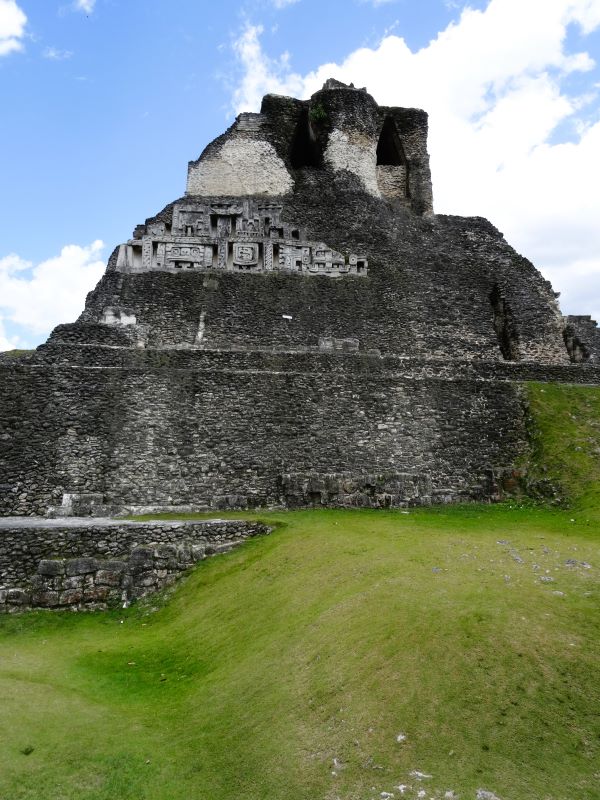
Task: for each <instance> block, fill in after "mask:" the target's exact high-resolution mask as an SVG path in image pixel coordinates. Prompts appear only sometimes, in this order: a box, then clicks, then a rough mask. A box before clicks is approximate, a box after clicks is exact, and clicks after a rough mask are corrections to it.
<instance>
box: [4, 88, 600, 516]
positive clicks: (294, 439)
mask: <svg viewBox="0 0 600 800" xmlns="http://www.w3.org/2000/svg"><path fill="white" fill-rule="evenodd" d="M599 347H600V343H599V338H598V330H597V327H596V324H595V323H594V322H593V321H592V320H589V319H587V318H582V317H568V318H563V317H562V316H561V314H560V311H559V308H558V305H557V302H556V296H555V294H554V292H553V291H552V287H551V286H550V284H549V283H548V281H546V280H544V278H543V277H542V276H541V275H540V273H539V272H538V271H537V270H536V269H535V267H534V266H533V265H532V264H531V263H530V262H529V261H527V260H526V259H525V258H523V257H522V256H520V255H519V254H518V253H516V252H515V251H514V250H513V249H512V248H511V247H510V246H509V245H508V244H507V243H506V241H505V240H504V238H503V236H502V234H501V233H500V232H499V231H497V230H496V229H495V228H494V227H493V226H492V225H491V224H490V223H489V222H487V221H486V220H484V219H481V218H461V217H453V216H442V215H435V214H434V213H433V199H432V188H431V176H430V170H429V159H428V155H427V115H426V114H425V112H423V111H419V110H415V109H402V108H387V107H380V106H378V105H377V104H376V103H375V101H374V100H373V98H372V97H371V96H370V95H369V94H368V93H367V92H366V90H364V89H355V88H353V87H348V86H345V85H343V84H340V83H339V82H337V81H328V82H327V83H326V84H325V86H324V87H323V89H322V90H321V91H319V92H317V93H316V94H315V95H313V97H312V98H311V99H310V100H308V101H300V100H295V99H293V98H287V97H276V96H273V95H268V96H267V97H265V98H264V100H263V104H262V108H261V111H260V113H259V114H242V115H240V116H239V117H238V119H237V120H236V122H235V123H234V125H233V126H232V127H231V128H230V129H229V130H228V131H227V132H226V133H225V134H223V135H222V136H220V137H219V138H217V139H216V140H215V141H214V142H212V143H211V144H209V145H208V147H207V148H206V149H205V150H204V152H203V153H202V155H201V156H200V158H199V159H198V160H197V161H192V162H190V164H189V168H188V181H187V191H186V194H185V195H184V196H183V197H181V198H179V199H177V200H176V201H174V202H172V203H170V204H169V205H167V206H166V207H165V208H164V209H163V210H162V211H161V212H159V213H158V214H157V215H155V216H153V217H150V218H149V219H147V220H146V222H145V223H144V224H143V225H138V226H137V227H136V228H135V230H134V232H133V235H132V238H131V239H130V240H128V241H127V242H125V243H123V244H121V245H119V246H118V247H117V248H116V249H115V251H114V252H113V254H112V256H111V258H110V259H109V263H108V267H107V271H106V273H105V275H104V277H103V278H102V280H101V281H100V283H99V284H98V286H97V287H96V288H95V289H94V291H93V292H91V293H90V294H89V296H88V298H87V301H86V305H85V309H84V311H83V313H82V314H81V316H80V318H79V319H78V320H77V322H75V323H73V324H68V325H59V326H58V327H57V328H56V329H55V330H54V331H53V333H52V335H51V336H50V338H49V340H48V342H47V343H46V344H45V345H43V346H41V347H40V348H38V350H37V352H36V353H35V354H34V355H32V356H29V357H26V358H22V359H20V360H16V361H15V360H11V361H7V360H5V361H3V362H2V361H0V395H1V396H0V514H3V515H11V514H47V513H64V512H65V511H69V510H70V509H75V511H74V513H93V514H96V513H113V512H114V511H118V510H122V509H136V508H140V507H148V506H152V507H156V508H180V507H185V508H197V509H211V508H248V507H256V506H261V505H276V506H305V505H342V506H358V507H365V506H367V507H382V506H383V507H396V506H405V505H415V504H425V503H437V502H454V501H458V500H469V499H478V500H493V499H496V498H498V497H500V496H501V494H502V476H503V475H505V474H507V472H510V470H511V467H512V465H514V463H515V461H516V459H517V458H518V457H519V455H520V454H521V453H522V452H523V451H524V449H525V448H526V446H527V442H526V426H525V417H526V409H525V408H524V403H523V399H522V392H521V390H520V388H519V382H520V381H522V380H525V379H528V378H532V377H533V378H535V379H536V380H564V381H574V382H580V383H598V382H600V373H599V371H598V369H599V368H598V353H599Z"/></svg>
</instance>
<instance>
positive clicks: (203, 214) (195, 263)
mask: <svg viewBox="0 0 600 800" xmlns="http://www.w3.org/2000/svg"><path fill="white" fill-rule="evenodd" d="M281 212H282V207H281V206H279V205H276V204H272V203H257V202H254V201H251V200H246V201H242V202H239V201H238V202H235V203H215V204H207V203H201V202H193V201H185V202H181V203H176V204H175V206H174V208H173V222H172V224H171V225H168V224H166V223H165V222H150V223H148V224H147V225H146V226H141V228H140V227H138V229H136V236H135V238H133V239H130V240H129V241H128V242H126V243H125V244H122V245H120V247H119V253H118V258H117V265H116V267H117V270H118V271H119V272H151V271H155V270H159V271H166V272H179V271H183V270H224V271H229V272H272V271H283V272H297V273H300V274H303V275H325V276H328V277H332V278H339V277H342V276H344V275H359V276H365V275H366V274H367V271H368V261H367V259H366V257H365V256H364V254H355V253H351V254H349V255H348V256H345V255H344V254H342V253H339V252H337V251H336V250H333V249H332V248H331V247H328V246H327V245H326V244H324V243H323V242H313V241H307V240H306V238H305V236H304V232H303V231H301V230H300V229H299V228H298V227H295V226H293V225H290V224H289V223H287V222H282V221H281Z"/></svg>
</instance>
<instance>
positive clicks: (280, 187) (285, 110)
mask: <svg viewBox="0 0 600 800" xmlns="http://www.w3.org/2000/svg"><path fill="white" fill-rule="evenodd" d="M306 170H311V171H312V178H313V180H315V181H316V183H317V184H318V183H319V180H320V179H322V180H324V181H329V182H331V181H332V180H333V181H336V180H338V179H339V183H340V190H342V191H343V188H344V181H346V183H347V185H348V186H349V187H350V188H352V190H354V191H356V190H363V191H365V192H367V193H368V194H370V195H372V196H374V197H378V198H382V199H384V200H387V201H390V202H394V203H397V204H400V205H402V206H404V207H406V208H409V209H410V210H412V211H414V212H415V213H417V214H428V213H431V212H432V210H433V198H432V189H431V173H430V169H429V156H428V153H427V114H426V113H425V112H424V111H420V110H417V109H406V108H392V107H386V106H379V105H378V104H377V103H376V102H375V100H374V99H373V97H371V95H370V94H368V92H367V90H366V89H364V88H362V89H356V88H354V87H353V86H352V85H351V86H346V85H345V84H343V83H341V82H340V81H336V80H335V79H333V78H330V79H329V80H327V81H326V82H325V84H324V85H323V88H322V89H320V90H319V91H318V92H316V93H315V94H314V95H313V96H312V97H311V98H310V100H297V99H294V98H291V97H281V96H278V95H266V96H265V97H264V98H263V102H262V106H261V110H260V113H258V114H256V113H243V114H240V115H239V116H238V117H237V119H236V121H235V122H234V124H233V125H232V126H231V127H230V128H229V130H227V131H226V133H224V134H223V135H222V136H219V137H218V138H217V139H215V140H214V141H213V142H211V144H209V145H208V146H207V147H206V148H205V150H204V151H203V153H202V155H201V156H200V158H199V159H198V160H197V161H191V162H190V163H189V166H188V178H187V189H186V194H187V195H188V196H210V197H223V196H229V197H231V196H233V197H239V196H247V195H262V196H270V197H277V196H282V195H286V194H289V193H291V192H293V190H294V186H295V183H296V181H297V180H298V179H299V178H300V177H301V176H302V174H303V173H304V172H305V171H306Z"/></svg>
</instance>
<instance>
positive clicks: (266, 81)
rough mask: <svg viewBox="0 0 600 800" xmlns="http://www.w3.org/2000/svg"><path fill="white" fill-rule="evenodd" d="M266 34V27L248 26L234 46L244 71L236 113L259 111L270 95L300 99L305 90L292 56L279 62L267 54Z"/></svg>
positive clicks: (235, 99)
mask: <svg viewBox="0 0 600 800" xmlns="http://www.w3.org/2000/svg"><path fill="white" fill-rule="evenodd" d="M262 32H263V27H262V25H249V24H248V25H246V27H245V28H244V30H243V31H242V34H241V36H240V37H239V39H237V40H236V41H235V42H234V44H233V49H234V52H235V54H236V56H237V58H238V59H239V61H240V63H241V64H242V65H243V68H244V74H243V77H242V80H241V81H240V84H239V86H238V87H237V88H236V89H235V91H234V93H233V98H232V103H233V107H234V109H235V112H236V113H239V112H240V111H256V110H257V109H258V108H259V107H260V101H261V100H262V96H263V95H264V94H267V92H273V93H275V94H296V95H297V96H299V95H300V93H302V92H303V91H304V80H303V79H302V77H301V76H300V75H296V74H293V73H291V72H290V66H289V54H288V53H283V54H282V55H281V56H280V57H279V59H277V60H273V59H269V58H268V57H267V56H266V55H265V53H264V52H263V50H262V48H261V45H260V35H261V33H262Z"/></svg>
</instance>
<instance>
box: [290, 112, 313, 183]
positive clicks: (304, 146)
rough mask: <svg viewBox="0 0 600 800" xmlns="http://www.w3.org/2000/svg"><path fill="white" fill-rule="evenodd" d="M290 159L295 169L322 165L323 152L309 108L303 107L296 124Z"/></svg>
mask: <svg viewBox="0 0 600 800" xmlns="http://www.w3.org/2000/svg"><path fill="white" fill-rule="evenodd" d="M290 161H291V162H292V167H293V168H294V169H301V168H302V167H319V166H321V153H320V152H319V146H318V144H317V138H316V136H315V134H314V131H313V129H312V125H311V122H310V117H309V116H308V108H303V109H302V112H301V114H300V119H299V120H298V124H297V125H296V130H295V132H294V138H293V140H292V149H291V152H290Z"/></svg>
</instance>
